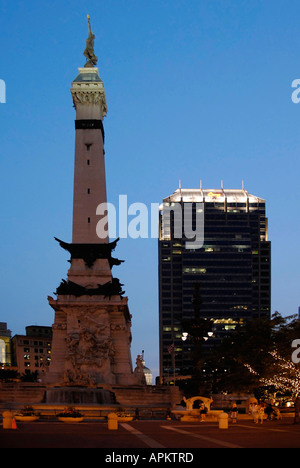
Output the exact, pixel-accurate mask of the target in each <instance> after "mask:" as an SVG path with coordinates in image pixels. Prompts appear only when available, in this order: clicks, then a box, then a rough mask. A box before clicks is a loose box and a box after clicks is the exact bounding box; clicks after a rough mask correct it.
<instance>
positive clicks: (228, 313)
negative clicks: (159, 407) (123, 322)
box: [159, 188, 271, 378]
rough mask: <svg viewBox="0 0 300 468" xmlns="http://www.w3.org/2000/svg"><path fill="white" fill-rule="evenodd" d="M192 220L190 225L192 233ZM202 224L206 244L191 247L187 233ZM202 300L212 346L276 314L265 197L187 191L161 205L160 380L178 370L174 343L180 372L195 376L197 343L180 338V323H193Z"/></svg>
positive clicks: (241, 192) (242, 192)
mask: <svg viewBox="0 0 300 468" xmlns="http://www.w3.org/2000/svg"><path fill="white" fill-rule="evenodd" d="M180 211H181V216H180ZM185 215H189V216H185ZM197 216H199V217H198V218H197ZM187 220H189V221H187ZM187 222H190V223H191V224H192V226H189V229H187V226H185V223H187ZM197 223H198V224H199V225H198V226H197ZM200 223H202V224H203V226H202V228H203V245H202V242H201V243H199V245H197V244H195V245H194V246H193V244H191V243H190V244H189V247H188V248H187V245H188V244H187V243H186V242H187V241H188V240H189V239H187V236H186V232H187V231H188V232H189V233H190V232H191V231H194V232H200V231H201V226H200ZM189 238H190V234H189ZM200 246H201V247H200ZM199 247H200V248H199ZM197 302H199V307H198V309H199V315H200V317H201V318H204V319H206V320H208V321H209V322H210V333H209V336H208V337H206V339H207V342H206V343H207V344H206V346H207V347H212V346H214V345H215V343H217V342H218V341H220V340H221V339H222V337H224V336H227V335H228V333H230V331H231V330H233V329H234V328H235V327H236V326H237V325H238V324H243V323H244V322H245V321H246V320H249V319H252V318H255V317H262V316H264V317H270V309H271V245H270V242H269V240H268V219H267V218H266V203H265V200H263V199H261V198H259V197H257V196H253V195H250V194H249V193H248V192H247V191H246V190H244V189H242V190H227V189H226V190H223V189H218V190H203V189H195V190H189V189H181V188H179V189H177V190H176V191H175V192H174V193H173V194H172V195H170V196H168V197H166V198H165V199H164V200H163V203H162V205H161V206H160V233H159V324H160V375H161V378H163V377H164V378H166V377H167V376H170V375H172V373H173V372H174V369H173V367H174V365H173V364H172V359H171V353H170V346H171V347H172V348H173V345H174V350H175V354H176V374H177V375H188V374H190V373H191V369H192V368H193V366H194V362H193V359H192V349H191V346H192V344H191V342H190V340H188V339H187V340H185V341H184V340H182V338H183V333H184V329H183V325H182V324H183V323H184V322H185V321H187V320H193V318H194V317H195V304H197Z"/></svg>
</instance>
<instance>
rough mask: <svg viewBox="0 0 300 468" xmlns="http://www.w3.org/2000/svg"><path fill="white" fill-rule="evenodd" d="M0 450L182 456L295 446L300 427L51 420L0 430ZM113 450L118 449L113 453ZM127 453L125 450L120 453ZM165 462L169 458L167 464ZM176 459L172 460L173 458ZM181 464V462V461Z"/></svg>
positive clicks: (287, 424) (288, 424) (249, 422)
mask: <svg viewBox="0 0 300 468" xmlns="http://www.w3.org/2000/svg"><path fill="white" fill-rule="evenodd" d="M0 447H1V448H98V449H99V448H100V449H103V450H102V451H101V453H102V456H103V457H104V458H103V459H104V461H106V462H109V458H107V459H106V460H105V457H106V456H108V457H109V456H111V457H112V456H113V457H115V458H114V460H112V459H111V461H114V462H116V461H118V460H117V459H116V457H117V456H118V455H119V456H121V455H122V453H124V452H123V451H122V449H132V450H133V451H132V453H135V454H138V453H139V450H134V449H149V450H150V452H151V453H152V452H153V453H156V452H168V450H169V449H173V452H181V453H182V454H185V453H186V450H188V449H200V448H300V424H294V423H293V419H292V418H284V419H283V420H281V421H272V422H270V421H265V422H264V423H263V425H260V424H254V423H253V422H252V420H251V419H248V420H240V421H238V422H237V424H232V423H230V424H229V428H228V429H219V427H218V423H216V422H204V423H201V424H200V423H181V422H178V421H163V420H161V421H133V422H130V423H121V424H119V427H118V430H108V427H107V423H105V422H103V421H99V422H98V421H86V422H82V423H78V424H66V423H62V422H57V421H37V422H34V423H18V424H17V429H5V430H4V429H3V428H2V427H0ZM118 449H120V451H119V452H118ZM126 453H129V454H130V450H126ZM167 461H170V460H167ZM177 461H178V460H177ZM182 461H183V458H182ZM186 461H188V460H186Z"/></svg>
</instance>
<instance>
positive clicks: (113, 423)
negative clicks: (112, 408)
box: [107, 413, 118, 431]
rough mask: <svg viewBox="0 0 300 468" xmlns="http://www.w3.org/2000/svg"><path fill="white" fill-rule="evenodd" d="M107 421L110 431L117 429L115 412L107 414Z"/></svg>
mask: <svg viewBox="0 0 300 468" xmlns="http://www.w3.org/2000/svg"><path fill="white" fill-rule="evenodd" d="M107 422H108V429H109V430H110V431H116V430H117V429H118V416H117V415H116V414H115V413H109V414H108V416H107Z"/></svg>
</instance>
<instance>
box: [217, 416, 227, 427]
mask: <svg viewBox="0 0 300 468" xmlns="http://www.w3.org/2000/svg"><path fill="white" fill-rule="evenodd" d="M218 419H219V429H228V414H227V413H220V414H219V418H218Z"/></svg>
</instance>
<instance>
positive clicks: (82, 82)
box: [71, 68, 107, 117]
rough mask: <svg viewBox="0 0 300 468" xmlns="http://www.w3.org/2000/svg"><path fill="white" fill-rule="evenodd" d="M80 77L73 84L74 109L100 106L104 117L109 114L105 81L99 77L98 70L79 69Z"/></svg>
mask: <svg viewBox="0 0 300 468" xmlns="http://www.w3.org/2000/svg"><path fill="white" fill-rule="evenodd" d="M78 71H79V75H78V76H77V78H76V79H75V80H74V81H73V83H72V88H71V94H72V98H73V103H74V107H75V109H76V110H77V108H78V106H79V105H91V104H94V105H98V106H99V107H100V110H101V114H102V117H105V116H106V114H107V103H106V96H105V90H104V85H103V81H102V80H101V79H100V77H99V73H98V68H79V69H78Z"/></svg>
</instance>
